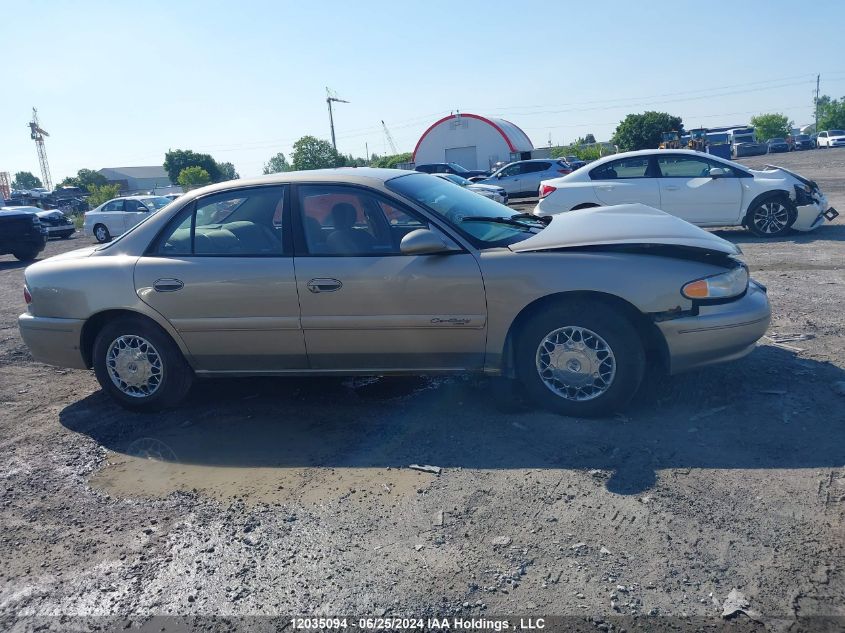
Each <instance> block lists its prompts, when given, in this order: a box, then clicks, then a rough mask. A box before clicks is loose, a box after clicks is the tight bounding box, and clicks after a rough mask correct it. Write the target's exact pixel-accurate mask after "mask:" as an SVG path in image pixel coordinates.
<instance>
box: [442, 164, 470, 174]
mask: <svg viewBox="0 0 845 633" xmlns="http://www.w3.org/2000/svg"><path fill="white" fill-rule="evenodd" d="M446 164H447V165H449V167H451V168H452V169H454V170H455V171H456V172H458V173H459V174H462V173H464V172H465V171H469V169H467V168H466V167H463V166H461V165H458V163H446Z"/></svg>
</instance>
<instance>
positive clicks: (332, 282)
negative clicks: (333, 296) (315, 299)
mask: <svg viewBox="0 0 845 633" xmlns="http://www.w3.org/2000/svg"><path fill="white" fill-rule="evenodd" d="M305 286H306V287H307V288H308V290H310V291H311V292H315V293H316V292H335V291H336V290H340V289H341V288H343V284H342V283H341V282H340V281H339V280H337V279H331V278H321V277H318V278H317V279H312V280H311V281H309V282H308V283H307V284H305Z"/></svg>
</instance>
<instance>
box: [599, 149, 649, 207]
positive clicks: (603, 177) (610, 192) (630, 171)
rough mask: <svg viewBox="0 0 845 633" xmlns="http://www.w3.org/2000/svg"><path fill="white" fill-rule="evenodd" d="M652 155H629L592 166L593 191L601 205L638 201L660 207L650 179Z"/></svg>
mask: <svg viewBox="0 0 845 633" xmlns="http://www.w3.org/2000/svg"><path fill="white" fill-rule="evenodd" d="M654 170H655V166H654V164H653V162H652V156H651V155H646V156H629V157H627V158H620V159H618V160H614V161H610V162H609V163H605V164H604V165H600V166H598V167H594V168H593V169H592V170H591V171H590V179H591V180H592V181H593V189H594V191H595V193H596V198H598V199H599V200H600V201H601V202H602V204H606V205H614V204H630V203H634V202H639V203H642V204H647V205H648V206H650V207H655V208H657V209H659V208H660V187H659V185H658V182H657V178H656V177H654V176H655V174H654Z"/></svg>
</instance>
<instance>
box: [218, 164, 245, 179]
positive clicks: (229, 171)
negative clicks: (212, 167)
mask: <svg viewBox="0 0 845 633" xmlns="http://www.w3.org/2000/svg"><path fill="white" fill-rule="evenodd" d="M217 169H218V170H219V171H220V180H219V182H223V181H224V180H238V179H239V178H240V177H241V175H240V174H239V173H238V172H236V171H235V166H234V165H233V164H232V163H217Z"/></svg>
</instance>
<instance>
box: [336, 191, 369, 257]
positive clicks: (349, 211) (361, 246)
mask: <svg viewBox="0 0 845 633" xmlns="http://www.w3.org/2000/svg"><path fill="white" fill-rule="evenodd" d="M357 217H358V210H357V209H356V208H355V207H354V206H352V205H351V204H349V203H348V202H339V203H337V204H336V205H334V206H333V207H332V223H333V225H334V230H333V231H332V232H331V234H330V235H329V236H328V238H327V239H326V245H327V246H328V248H329V252H332V253H340V254H350V255H352V254H357V253H370V252H372V251H373V249H374V247H375V243H376V240H375V238H374V237H373V236H372V235H371V234H370V233H369V232H368V231H364V230H360V229H355V228H353V227H354V226H355V220H356V218H357Z"/></svg>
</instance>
